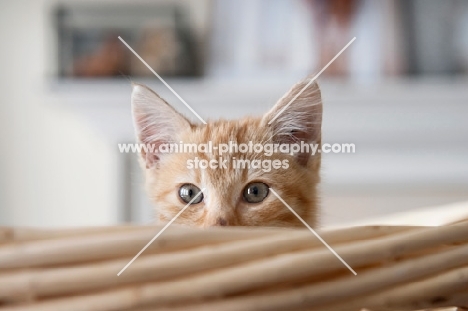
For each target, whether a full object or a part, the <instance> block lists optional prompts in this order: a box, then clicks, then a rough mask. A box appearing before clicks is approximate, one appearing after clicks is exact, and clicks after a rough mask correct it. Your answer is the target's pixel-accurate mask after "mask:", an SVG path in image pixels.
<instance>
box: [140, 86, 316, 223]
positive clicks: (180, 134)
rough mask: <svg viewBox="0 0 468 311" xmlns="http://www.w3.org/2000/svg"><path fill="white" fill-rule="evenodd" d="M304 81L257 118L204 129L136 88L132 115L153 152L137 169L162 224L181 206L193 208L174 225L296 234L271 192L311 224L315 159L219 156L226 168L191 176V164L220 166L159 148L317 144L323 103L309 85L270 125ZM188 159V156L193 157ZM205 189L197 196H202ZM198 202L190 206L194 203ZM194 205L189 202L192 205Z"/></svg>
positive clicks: (279, 155)
mask: <svg viewBox="0 0 468 311" xmlns="http://www.w3.org/2000/svg"><path fill="white" fill-rule="evenodd" d="M308 81H309V80H308V79H305V80H303V81H301V82H299V83H298V84H296V85H294V86H293V87H292V88H291V89H290V90H289V91H288V92H287V93H286V94H285V95H284V96H283V97H282V98H281V99H280V100H279V101H278V102H277V103H276V105H275V106H274V107H273V108H272V109H271V110H270V111H269V112H267V113H266V114H265V115H264V116H263V117H245V118H242V119H240V120H217V121H209V122H208V124H206V125H204V124H193V123H191V122H190V121H189V120H187V119H186V118H185V117H184V116H182V115H181V114H180V113H178V112H177V111H175V110H174V109H173V108H172V107H171V106H170V105H169V104H168V103H167V102H165V101H164V100H163V99H162V98H161V97H159V95H157V94H156V93H155V92H153V91H152V90H151V89H149V88H148V87H146V86H143V85H139V84H135V85H134V86H133V91H132V109H133V118H134V125H135V129H136V134H137V139H138V141H139V143H142V144H152V145H153V146H155V147H156V151H155V152H146V153H145V152H142V153H141V157H140V162H141V164H142V166H143V168H144V170H145V175H146V186H147V192H148V194H149V196H150V198H151V199H152V201H154V203H155V204H156V207H157V215H158V219H159V221H160V222H167V221H169V220H171V219H172V218H173V217H174V216H175V215H176V214H177V213H178V212H179V211H180V210H181V209H182V208H183V207H184V206H186V205H187V202H190V200H192V204H191V205H190V206H189V207H188V208H187V209H186V210H185V211H184V212H183V213H182V214H181V215H180V216H179V217H178V218H177V219H176V221H175V223H178V224H185V225H189V226H196V227H209V226H302V224H301V223H300V221H299V220H298V219H297V217H296V216H294V214H292V213H291V211H290V210H289V209H288V208H287V207H286V206H284V205H283V203H282V202H281V201H279V200H278V198H277V197H276V196H275V195H274V194H273V193H272V192H271V191H270V190H269V187H271V188H272V189H273V190H275V191H276V192H277V193H278V194H279V195H280V196H281V197H282V198H283V199H284V200H285V201H286V202H287V203H288V204H289V205H290V206H291V207H292V208H293V209H294V210H295V211H296V212H297V213H298V214H299V215H300V216H301V217H302V218H303V219H304V220H305V221H307V222H308V223H309V224H310V225H312V226H314V225H316V224H317V217H318V216H317V214H318V202H317V201H318V200H317V184H318V183H319V179H320V177H319V170H320V153H316V154H315V155H310V154H308V153H296V154H292V155H291V154H285V153H274V154H272V155H271V156H266V155H264V154H263V153H255V152H247V153H241V152H240V151H238V150H237V152H236V150H231V151H233V152H232V153H225V154H222V155H221V157H222V159H223V161H225V162H226V163H227V165H226V168H217V169H212V168H207V169H202V168H193V167H190V166H188V163H190V161H193V159H195V158H198V159H205V160H211V159H218V158H219V156H220V152H219V150H215V149H213V152H212V153H204V152H191V153H181V152H179V153H175V152H172V153H163V152H160V151H159V150H158V149H157V147H158V146H161V145H163V144H167V143H179V142H181V141H182V142H183V143H196V144H206V143H208V142H209V141H211V142H212V144H213V146H217V145H219V144H227V143H229V142H230V141H231V142H235V143H237V144H238V145H240V144H241V143H246V144H247V143H248V142H250V141H251V142H252V143H253V144H256V143H261V144H265V143H277V144H278V143H280V144H281V143H282V144H290V143H294V142H297V143H299V142H304V143H309V144H310V143H317V144H320V142H321V123H322V101H321V94H320V90H319V87H318V85H317V84H316V83H315V82H314V83H313V84H311V85H310V86H309V87H308V88H306V89H305V91H304V92H302V93H301V94H299V96H298V97H297V98H296V99H295V100H294V101H293V102H292V104H291V105H289V107H287V109H285V110H284V111H283V112H282V113H281V114H280V115H279V117H277V118H276V119H275V120H274V121H273V122H272V123H271V124H268V122H269V121H270V120H272V119H273V118H274V117H275V115H276V114H277V113H278V112H279V111H281V109H283V108H284V107H285V106H286V105H287V104H288V103H289V102H290V101H291V99H293V98H294V97H295V96H296V95H297V94H298V93H299V92H300V91H301V90H302V88H303V87H304V86H305V85H306V84H307V82H308ZM192 151H193V150H192ZM236 159H247V160H251V161H253V160H255V159H256V160H272V161H273V160H276V159H278V160H280V161H281V163H284V162H283V161H284V160H286V162H287V163H288V165H287V168H283V167H281V168H279V169H271V171H269V172H266V171H265V170H263V169H261V168H252V167H245V168H243V167H239V166H234V165H232V164H234V163H235V161H236ZM203 188H205V190H204V191H203V192H202V193H199V192H200V189H203ZM196 195H198V197H196V198H195V199H194V197H195V196H196ZM193 199H194V200H193Z"/></svg>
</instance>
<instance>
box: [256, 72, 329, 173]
mask: <svg viewBox="0 0 468 311" xmlns="http://www.w3.org/2000/svg"><path fill="white" fill-rule="evenodd" d="M310 79H311V78H306V79H304V80H302V81H301V82H299V83H297V84H295V85H294V86H293V87H292V88H291V89H290V90H289V91H288V92H287V93H286V94H285V95H284V96H283V97H282V98H280V100H279V101H278V102H277V103H276V104H275V106H274V107H273V108H272V109H271V110H270V111H269V112H268V113H267V114H266V115H264V116H263V118H262V124H263V126H268V127H270V128H271V131H272V136H273V141H274V142H276V143H280V144H281V143H282V144H291V143H300V142H301V141H303V142H305V143H309V144H311V143H317V144H319V143H320V142H321V136H322V97H321V94H320V89H319V87H318V84H317V83H316V82H315V81H314V82H313V83H311V84H310V85H309V86H308V87H307V88H305V89H304V87H305V86H306V85H307V83H309V81H310ZM303 89H304V90H303ZM291 101H292V102H291ZM288 105H289V106H288ZM285 107H286V109H284V108H285ZM283 109H284V110H283ZM278 114H279V115H278ZM308 159H309V155H298V160H299V162H300V163H301V164H303V165H306V164H307V161H308Z"/></svg>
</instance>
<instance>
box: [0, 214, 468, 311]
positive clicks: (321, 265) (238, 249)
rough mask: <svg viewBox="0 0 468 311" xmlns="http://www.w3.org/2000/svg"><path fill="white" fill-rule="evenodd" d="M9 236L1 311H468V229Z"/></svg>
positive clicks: (3, 255) (0, 234)
mask: <svg viewBox="0 0 468 311" xmlns="http://www.w3.org/2000/svg"><path fill="white" fill-rule="evenodd" d="M160 229H161V227H137V226H120V227H103V228H84V229H65V230H39V229H24V228H0V310H1V311H5V310H17V311H19V310H22V311H26V310H44V311H45V310H47V311H56V310H60V311H62V310H80V311H85V310H86V311H98V310H99V311H108V310H139V311H143V310H183V311H192V310H203V311H211V310H213V311H219V310H223V311H227V310H243V311H245V310H255V311H257V310H354V311H355V310H361V309H362V308H366V309H370V310H416V309H424V308H436V307H449V306H463V305H468V223H466V222H460V223H458V224H455V225H449V226H442V227H398V226H392V227H390V226H368V227H352V228H344V229H337V230H331V231H321V232H319V234H320V236H321V237H322V238H323V239H324V240H325V241H326V242H327V243H328V244H329V245H330V246H331V247H332V248H333V249H334V250H335V251H336V253H337V254H339V255H340V256H341V257H342V258H343V259H344V260H345V261H346V263H347V264H349V266H351V267H352V268H353V269H354V270H355V271H356V272H357V275H356V276H355V275H354V274H353V273H351V271H350V270H348V268H346V267H345V266H344V265H343V263H342V262H341V261H340V260H338V258H337V257H335V255H334V254H333V253H332V252H330V251H329V250H328V249H327V248H326V247H325V246H324V245H323V244H322V243H321V242H320V241H319V240H318V239H317V238H316V237H315V236H314V235H312V234H311V232H310V231H308V230H306V229H304V230H298V229H270V228H236V227H232V228H222V229H221V228H220V229H210V230H196V229H191V228H185V227H177V226H171V227H169V228H168V229H167V230H166V231H165V232H164V233H163V234H162V235H161V236H160V237H159V238H158V239H156V240H155V241H154V242H153V243H152V244H151V245H150V246H149V247H148V248H147V249H146V250H145V251H144V252H143V253H142V254H141V256H139V257H138V258H137V259H136V260H135V261H134V262H133V263H132V264H131V265H130V266H129V267H128V268H127V269H126V270H125V271H123V273H122V274H121V275H120V276H117V273H118V272H119V271H121V269H122V268H123V267H124V266H125V265H126V264H127V263H128V262H129V261H130V260H131V259H132V258H133V256H135V254H137V253H138V252H139V251H140V250H141V249H142V248H143V247H144V246H145V245H146V244H147V243H148V241H150V240H151V239H152V238H153V237H154V236H155V234H156V233H157V232H158V231H159V230H160Z"/></svg>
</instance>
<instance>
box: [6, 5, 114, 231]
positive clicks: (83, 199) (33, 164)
mask: <svg viewBox="0 0 468 311" xmlns="http://www.w3.org/2000/svg"><path fill="white" fill-rule="evenodd" d="M50 5H51V2H50V1H48V2H47V1H36V0H29V1H8V2H3V3H2V6H1V9H0V38H2V44H1V48H0V69H1V81H0V148H1V149H0V153H1V158H0V165H1V166H0V169H1V173H0V186H1V190H0V225H20V226H23V225H31V226H62V225H92V224H111V223H115V222H117V221H118V219H117V216H118V213H117V212H116V207H117V206H118V204H117V203H118V202H117V198H118V196H117V195H116V193H115V192H116V189H118V185H117V184H116V180H117V179H118V178H117V176H116V175H117V174H118V171H116V167H118V165H117V160H118V158H117V155H116V152H115V151H114V148H112V147H113V146H111V145H110V144H107V143H106V141H105V140H104V139H103V138H102V137H100V136H99V134H98V133H97V132H95V131H93V130H91V128H90V127H89V126H88V125H87V124H86V123H85V122H84V121H83V120H80V119H79V118H77V117H76V116H75V115H74V114H73V113H71V112H70V111H67V110H66V109H64V108H63V106H62V105H61V103H60V102H58V100H57V98H54V96H53V94H52V93H51V92H50V91H49V89H50V86H49V83H50V79H49V78H50V73H51V68H52V67H51V66H49V65H50V59H49V58H48V56H47V55H49V54H48V53H49V52H51V51H52V52H53V50H54V47H52V46H51V40H50V39H51V38H50V37H48V36H50V34H51V32H50V27H51V22H52V21H51V19H50V18H49V17H50V16H49V15H48V13H49V11H48V10H49V8H50Z"/></svg>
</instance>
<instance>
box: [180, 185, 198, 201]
mask: <svg viewBox="0 0 468 311" xmlns="http://www.w3.org/2000/svg"><path fill="white" fill-rule="evenodd" d="M200 191H201V190H200V188H198V187H197V186H195V185H192V184H184V185H182V187H180V189H179V197H180V198H181V199H182V201H184V202H185V203H189V202H190V201H191V200H192V199H193V198H194V197H195V196H196V195H197V194H198V193H199V192H200ZM201 201H203V193H200V194H199V195H198V196H197V198H196V199H195V200H194V201H193V202H192V204H198V203H200V202H201Z"/></svg>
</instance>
